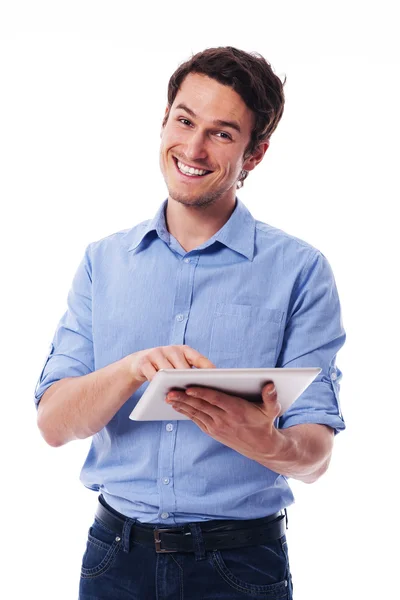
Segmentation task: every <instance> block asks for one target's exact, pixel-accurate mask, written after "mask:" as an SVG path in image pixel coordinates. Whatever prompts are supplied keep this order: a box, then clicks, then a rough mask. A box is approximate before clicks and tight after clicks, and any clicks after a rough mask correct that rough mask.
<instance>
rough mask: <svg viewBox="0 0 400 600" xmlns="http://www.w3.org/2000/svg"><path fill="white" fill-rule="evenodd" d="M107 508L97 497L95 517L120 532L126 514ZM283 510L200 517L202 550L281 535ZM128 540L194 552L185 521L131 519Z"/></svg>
mask: <svg viewBox="0 0 400 600" xmlns="http://www.w3.org/2000/svg"><path fill="white" fill-rule="evenodd" d="M116 513H117V511H115V510H114V509H111V507H109V506H108V505H107V503H106V502H105V500H104V498H103V497H101V496H100V497H99V505H98V507H97V511H96V518H97V519H98V520H99V521H101V522H102V523H103V524H104V525H105V526H106V527H108V528H109V529H111V530H112V531H114V532H115V533H116V534H117V535H119V536H122V530H123V526H124V523H125V522H126V521H127V520H128V519H127V518H126V517H124V516H123V515H121V513H117V514H116ZM285 516H286V515H285V513H282V512H281V511H280V512H277V513H275V514H273V515H270V516H268V517H264V518H262V519H252V520H246V521H242V520H237V521H224V520H220V521H204V522H200V523H198V525H199V526H200V529H201V531H202V536H203V541H204V546H205V550H222V549H224V548H241V547H244V546H256V545H258V544H264V543H265V542H268V541H271V540H277V539H279V538H281V537H282V536H283V535H285ZM130 540H131V541H132V542H133V543H135V542H138V543H140V544H143V545H145V546H150V547H153V548H155V551H156V552H157V553H162V552H194V551H195V550H194V547H193V538H192V535H191V531H190V529H189V527H188V525H185V524H184V525H181V526H177V527H168V528H167V527H163V528H158V527H154V528H153V527H151V526H149V525H147V526H144V525H142V524H140V523H135V524H134V525H133V526H132V528H131V533H130Z"/></svg>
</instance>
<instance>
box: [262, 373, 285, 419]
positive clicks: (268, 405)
mask: <svg viewBox="0 0 400 600" xmlns="http://www.w3.org/2000/svg"><path fill="white" fill-rule="evenodd" d="M261 395H262V399H263V402H264V407H265V409H266V412H267V415H268V416H269V417H270V418H271V420H274V419H276V417H278V416H279V415H280V413H281V409H282V407H281V405H280V404H279V402H278V394H277V392H276V388H275V385H274V383H273V381H270V382H269V383H267V385H265V386H264V387H263V389H262V392H261Z"/></svg>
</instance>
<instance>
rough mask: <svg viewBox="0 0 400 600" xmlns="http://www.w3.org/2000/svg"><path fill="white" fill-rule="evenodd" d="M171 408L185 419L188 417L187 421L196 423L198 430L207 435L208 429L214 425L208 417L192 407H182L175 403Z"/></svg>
mask: <svg viewBox="0 0 400 600" xmlns="http://www.w3.org/2000/svg"><path fill="white" fill-rule="evenodd" d="M172 408H173V409H174V410H176V411H177V412H178V413H180V414H182V415H185V416H186V417H189V419H190V420H191V421H193V422H194V423H196V425H198V426H199V427H200V429H202V430H203V431H205V432H206V433H208V428H209V427H212V426H213V425H214V421H213V419H212V418H211V417H210V415H208V414H206V413H203V412H202V411H200V410H196V409H194V408H193V407H189V406H186V405H183V404H181V403H177V404H174V405H173V406H172Z"/></svg>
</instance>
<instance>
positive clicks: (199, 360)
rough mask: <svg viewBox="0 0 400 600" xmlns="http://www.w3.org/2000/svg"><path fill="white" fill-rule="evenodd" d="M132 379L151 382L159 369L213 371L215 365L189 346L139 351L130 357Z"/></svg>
mask: <svg viewBox="0 0 400 600" xmlns="http://www.w3.org/2000/svg"><path fill="white" fill-rule="evenodd" d="M129 358H130V360H131V363H130V368H131V372H132V376H133V378H134V379H135V380H136V381H138V382H140V383H143V382H145V381H151V380H152V379H153V377H154V376H155V375H156V373H157V371H159V370H160V369H190V368H191V367H192V366H194V367H197V368H198V369H215V365H214V364H213V363H212V362H211V361H209V360H208V358H206V357H205V356H203V355H202V354H200V352H197V350H194V348H191V347H190V346H186V345H182V346H160V347H158V348H150V349H148V350H140V351H139V352H135V353H134V354H132V355H130V357H129Z"/></svg>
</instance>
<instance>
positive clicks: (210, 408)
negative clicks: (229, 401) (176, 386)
mask: <svg viewBox="0 0 400 600" xmlns="http://www.w3.org/2000/svg"><path fill="white" fill-rule="evenodd" d="M167 402H168V403H171V404H172V405H174V404H176V403H177V402H178V404H179V405H180V406H181V408H184V409H185V410H193V411H200V412H202V413H204V414H207V415H209V416H210V417H211V418H212V417H218V416H221V415H222V413H223V412H224V411H223V410H222V409H221V408H219V407H218V406H215V405H213V404H211V403H210V402H207V401H205V400H202V399H201V398H195V397H193V396H187V395H186V394H185V393H184V392H178V391H172V392H169V393H168V395H167Z"/></svg>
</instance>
